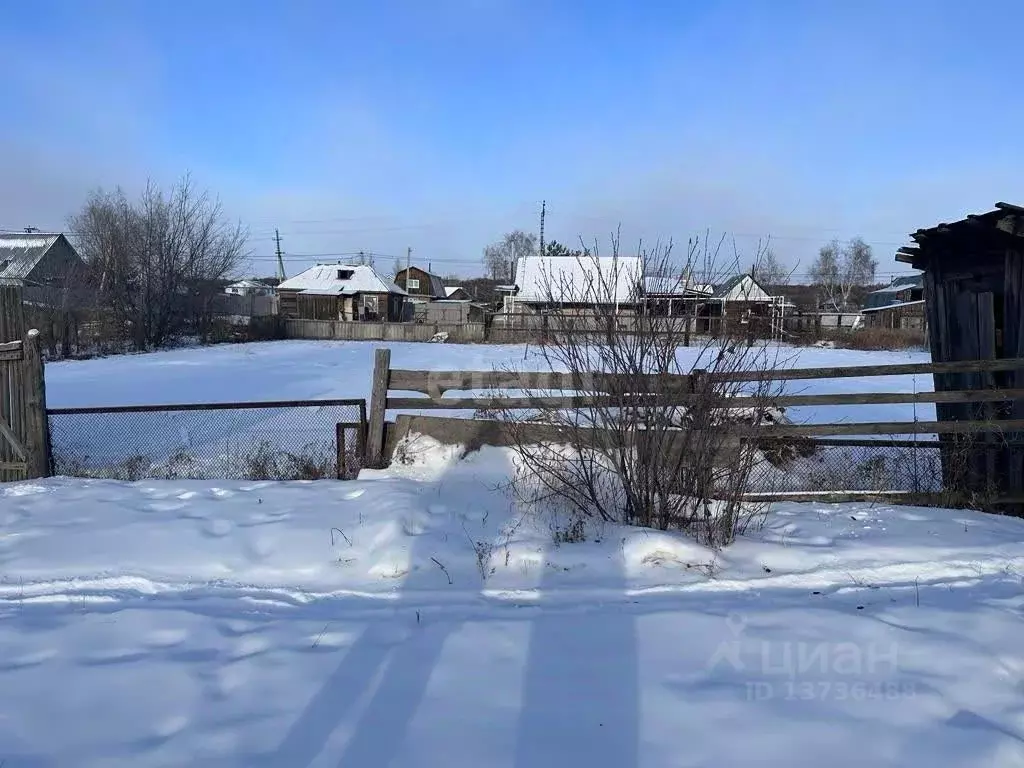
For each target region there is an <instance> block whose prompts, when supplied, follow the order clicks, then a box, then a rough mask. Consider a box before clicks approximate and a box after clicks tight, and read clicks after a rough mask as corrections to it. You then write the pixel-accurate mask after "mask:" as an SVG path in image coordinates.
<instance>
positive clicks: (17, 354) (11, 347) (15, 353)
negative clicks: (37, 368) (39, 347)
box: [0, 341, 24, 362]
mask: <svg viewBox="0 0 1024 768" xmlns="http://www.w3.org/2000/svg"><path fill="white" fill-rule="evenodd" d="M23 356H24V352H23V350H22V343H21V342H20V341H8V342H4V343H3V344H0V362H17V361H18V360H21V359H22V357H23Z"/></svg>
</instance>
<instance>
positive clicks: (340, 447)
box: [334, 423, 348, 480]
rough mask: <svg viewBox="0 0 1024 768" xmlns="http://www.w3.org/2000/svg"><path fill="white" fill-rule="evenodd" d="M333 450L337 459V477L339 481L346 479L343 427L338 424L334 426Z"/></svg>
mask: <svg viewBox="0 0 1024 768" xmlns="http://www.w3.org/2000/svg"><path fill="white" fill-rule="evenodd" d="M334 449H335V451H337V454H338V458H337V463H336V470H337V476H338V479H339V480H345V479H347V478H348V467H347V466H346V465H345V425H344V424H341V423H338V424H335V425H334Z"/></svg>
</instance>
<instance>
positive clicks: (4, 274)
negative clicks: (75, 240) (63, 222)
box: [0, 232, 60, 280]
mask: <svg viewBox="0 0 1024 768" xmlns="http://www.w3.org/2000/svg"><path fill="white" fill-rule="evenodd" d="M58 238H60V235H59V234H56V235H55V234H47V233H42V232H31V233H29V232H3V233H0V280H24V279H25V278H26V277H28V275H29V273H30V272H31V271H32V270H33V269H35V267H36V264H38V263H39V261H40V259H42V258H43V256H45V255H46V252H47V251H48V250H50V248H52V247H53V244H54V243H56V242H57V240H58Z"/></svg>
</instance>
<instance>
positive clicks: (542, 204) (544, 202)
mask: <svg viewBox="0 0 1024 768" xmlns="http://www.w3.org/2000/svg"><path fill="white" fill-rule="evenodd" d="M547 206H548V202H547V200H541V201H540V255H541V256H543V255H544V214H545V213H546V212H547Z"/></svg>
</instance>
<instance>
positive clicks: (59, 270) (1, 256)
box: [0, 232, 85, 304]
mask: <svg viewBox="0 0 1024 768" xmlns="http://www.w3.org/2000/svg"><path fill="white" fill-rule="evenodd" d="M84 268H85V263H84V262H83V261H82V258H81V256H79V255H78V252H77V251H76V250H75V248H74V246H73V245H71V243H70V242H69V241H68V239H67V238H66V237H65V236H64V235H63V234H60V233H47V232H0V284H5V285H17V286H21V287H22V289H23V290H22V296H23V299H24V301H26V302H28V303H32V304H50V303H54V302H57V301H59V302H60V303H64V299H65V298H66V297H67V295H69V294H70V293H71V292H72V291H71V289H72V288H75V289H76V291H75V292H76V293H77V292H78V289H80V288H81V280H80V276H81V274H82V271H83V270H84Z"/></svg>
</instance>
